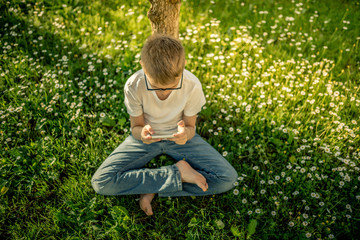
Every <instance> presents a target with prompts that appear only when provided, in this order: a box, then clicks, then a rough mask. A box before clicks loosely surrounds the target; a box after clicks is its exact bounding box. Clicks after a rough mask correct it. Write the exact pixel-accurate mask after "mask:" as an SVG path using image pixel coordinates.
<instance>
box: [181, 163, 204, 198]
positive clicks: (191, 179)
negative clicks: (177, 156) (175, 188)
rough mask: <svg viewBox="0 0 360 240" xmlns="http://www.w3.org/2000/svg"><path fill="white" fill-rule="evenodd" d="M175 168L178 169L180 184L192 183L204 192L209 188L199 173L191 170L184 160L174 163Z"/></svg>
mask: <svg viewBox="0 0 360 240" xmlns="http://www.w3.org/2000/svg"><path fill="white" fill-rule="evenodd" d="M176 166H177V167H178V168H179V171H180V174H181V181H182V182H187V183H194V184H196V185H198V187H199V188H201V189H202V190H203V191H204V192H206V191H207V189H208V187H209V186H208V184H207V182H206V178H205V177H204V176H203V175H202V174H201V173H199V172H198V171H196V170H195V169H193V168H192V167H191V166H190V164H189V163H187V162H186V161H184V160H180V161H179V162H177V163H176Z"/></svg>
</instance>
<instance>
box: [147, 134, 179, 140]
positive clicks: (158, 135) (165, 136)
mask: <svg viewBox="0 0 360 240" xmlns="http://www.w3.org/2000/svg"><path fill="white" fill-rule="evenodd" d="M151 137H152V138H153V139H155V138H164V139H166V138H174V136H173V135H172V134H154V135H151Z"/></svg>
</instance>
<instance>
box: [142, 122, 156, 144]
mask: <svg viewBox="0 0 360 240" xmlns="http://www.w3.org/2000/svg"><path fill="white" fill-rule="evenodd" d="M154 133H155V131H154V130H153V129H152V127H151V126H150V125H145V126H144V127H143V129H142V131H141V141H143V143H145V144H150V143H153V142H158V141H160V140H161V139H160V138H156V139H153V138H152V137H151V136H150V135H152V134H154Z"/></svg>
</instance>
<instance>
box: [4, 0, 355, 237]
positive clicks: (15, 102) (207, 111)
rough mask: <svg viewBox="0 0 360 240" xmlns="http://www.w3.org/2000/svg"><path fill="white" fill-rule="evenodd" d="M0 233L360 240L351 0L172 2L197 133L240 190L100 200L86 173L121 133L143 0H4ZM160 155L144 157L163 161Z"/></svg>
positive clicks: (140, 37)
mask: <svg viewBox="0 0 360 240" xmlns="http://www.w3.org/2000/svg"><path fill="white" fill-rule="evenodd" d="M0 6H1V8H0V9H1V10H0V11H1V14H0V16H1V17H0V46H1V50H0V91H1V95H0V122H1V124H0V144H1V148H0V149H1V151H0V162H1V164H0V190H1V192H0V196H1V198H0V235H1V239H289V238H294V239H304V238H305V239H306V238H308V237H309V238H311V239H331V238H337V239H356V238H357V236H358V232H359V231H360V228H359V226H360V214H359V213H360V204H359V201H360V190H359V187H358V186H359V181H360V177H359V167H360V166H359V164H360V163H359V157H360V153H359V152H360V147H359V146H360V137H359V130H360V128H359V123H360V110H359V105H360V98H359V89H360V87H359V85H360V81H359V79H360V71H359V70H360V58H359V56H360V51H359V41H360V23H359V21H358V20H359V18H360V5H359V2H358V1H345V0H344V1H330V0H328V1H315V0H308V1H280V0H273V1H259V0H256V1H235V0H233V1H221V2H220V1H207V0H206V1H205V0H197V1H189V0H187V1H184V0H183V1H182V6H181V22H180V33H181V40H182V42H183V44H184V46H185V49H186V56H187V66H186V68H187V69H188V70H190V71H192V72H193V73H194V74H195V75H196V76H198V77H199V79H200V80H201V82H202V84H203V89H204V92H205V94H206V98H207V104H206V106H205V107H204V109H203V110H202V112H201V113H200V115H199V121H198V128H197V131H198V133H199V134H200V135H201V136H203V137H204V138H205V139H207V141H208V142H209V143H210V144H211V145H213V146H214V147H215V148H216V149H217V150H218V151H219V152H220V153H221V154H223V155H224V156H225V157H226V159H227V160H228V161H229V162H230V163H232V165H233V166H234V167H235V168H236V170H237V171H238V173H239V176H240V178H239V181H238V184H237V185H236V186H235V189H234V191H230V192H228V193H225V194H220V195H215V196H207V197H193V198H192V197H178V198H171V199H168V198H156V199H155V201H154V211H155V215H154V216H153V217H146V216H145V215H144V213H143V212H142V211H141V210H140V209H139V207H138V203H137V202H136V201H135V198H136V197H135V196H106V197H105V196H100V195H97V194H95V193H94V191H93V189H92V187H91V184H90V179H91V177H92V174H93V173H94V172H95V170H96V169H97V167H99V166H100V164H101V162H102V161H103V160H104V159H105V158H106V157H107V156H108V155H109V154H110V153H111V152H112V150H113V149H115V147H117V146H118V145H119V144H120V143H121V142H122V141H123V140H124V139H125V138H126V137H127V136H128V135H129V121H128V114H127V113H126V109H125V106H124V104H123V92H122V91H123V86H124V84H125V82H126V80H127V78H128V77H129V76H130V75H131V74H132V73H134V72H135V71H136V70H138V69H140V65H139V63H138V61H139V53H140V50H141V47H142V45H143V43H144V41H145V39H146V38H147V36H149V34H150V33H151V29H150V23H149V21H148V19H147V17H146V13H147V10H148V9H149V7H150V4H149V3H148V1H145V0H142V1H130V0H128V1H85V0H76V1H60V0H59V1H48V0H45V1H41V2H40V1H39V2H37V1H25V0H24V1H1V2H0ZM171 163H172V160H171V158H169V157H166V156H161V157H158V158H156V159H154V160H152V162H151V163H150V164H149V166H161V165H165V164H171Z"/></svg>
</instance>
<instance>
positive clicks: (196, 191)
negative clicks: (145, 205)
mask: <svg viewBox="0 0 360 240" xmlns="http://www.w3.org/2000/svg"><path fill="white" fill-rule="evenodd" d="M161 154H167V155H169V156H171V157H172V158H174V159H175V161H179V160H182V159H184V158H185V160H186V161H187V162H188V163H189V164H190V165H191V166H192V167H193V168H194V169H195V170H197V171H198V172H199V173H201V174H202V175H203V176H204V177H205V178H206V181H207V183H208V185H209V188H208V190H207V191H206V192H203V191H202V190H201V189H200V188H199V187H198V186H197V185H195V184H191V183H182V182H181V175H180V172H179V169H178V168H177V166H176V165H175V164H173V165H169V166H163V167H160V168H143V167H144V165H145V164H146V163H148V162H149V161H150V160H151V159H153V158H154V157H156V156H158V155H161ZM237 177H238V175H237V172H236V171H235V169H234V168H233V167H232V166H231V165H230V163H229V162H228V161H227V160H226V159H225V158H223V157H222V156H221V155H220V154H219V153H218V152H217V151H216V150H215V149H214V148H213V147H212V146H211V145H210V144H208V143H207V142H206V141H204V140H203V139H202V138H201V137H200V136H199V135H198V134H196V135H195V136H194V137H193V138H192V139H191V140H189V141H188V142H187V143H186V144H184V145H178V144H176V143H174V142H172V141H167V140H163V141H160V142H155V143H152V144H144V143H143V142H142V141H140V140H137V139H135V138H134V137H133V136H132V135H130V136H129V137H127V138H126V140H125V141H124V142H123V143H121V144H120V146H118V147H117V148H116V149H115V150H114V151H113V152H112V153H111V154H110V156H109V157H108V158H107V159H106V160H105V161H104V162H103V163H102V164H101V166H100V167H99V169H98V170H97V171H96V172H95V174H94V176H93V178H92V180H91V183H92V186H93V188H94V190H95V191H96V192H97V193H99V194H102V195H130V194H145V193H158V194H159V196H160V197H166V196H201V195H210V194H217V193H222V192H225V191H228V190H230V189H232V188H233V187H234V182H235V181H236V180H237Z"/></svg>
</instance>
